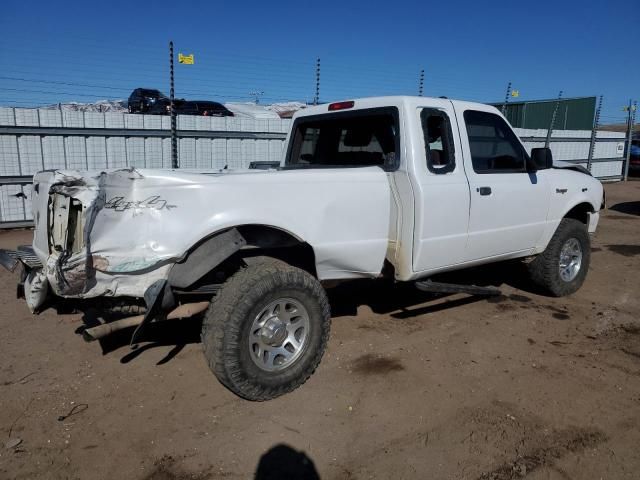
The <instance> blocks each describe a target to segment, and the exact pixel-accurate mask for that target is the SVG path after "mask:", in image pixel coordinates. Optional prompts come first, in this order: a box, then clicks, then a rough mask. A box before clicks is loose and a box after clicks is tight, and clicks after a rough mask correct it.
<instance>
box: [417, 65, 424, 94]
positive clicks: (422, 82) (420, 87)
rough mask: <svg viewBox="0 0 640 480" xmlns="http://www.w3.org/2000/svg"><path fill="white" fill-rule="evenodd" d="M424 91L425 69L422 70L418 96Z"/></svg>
mask: <svg viewBox="0 0 640 480" xmlns="http://www.w3.org/2000/svg"><path fill="white" fill-rule="evenodd" d="M423 93H424V69H422V70H420V82H419V83H418V96H419V97H421V96H422V94H423Z"/></svg>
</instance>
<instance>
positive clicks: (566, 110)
mask: <svg viewBox="0 0 640 480" xmlns="http://www.w3.org/2000/svg"><path fill="white" fill-rule="evenodd" d="M557 102H558V100H557V99H552V100H532V101H524V102H511V101H509V103H507V110H506V112H505V116H506V117H507V120H509V123H511V125H513V126H514V127H516V128H545V129H546V128H549V125H550V124H551V118H552V116H553V110H554V109H555V108H556V103H557ZM491 105H493V106H494V107H497V108H498V109H499V110H501V109H502V106H503V105H504V104H503V103H492V104H491ZM595 112H596V97H575V98H563V99H562V100H560V105H559V106H558V113H557V114H556V121H555V123H554V126H553V129H554V130H591V129H592V128H593V119H594V116H595Z"/></svg>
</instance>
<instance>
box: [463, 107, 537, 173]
mask: <svg viewBox="0 0 640 480" xmlns="http://www.w3.org/2000/svg"><path fill="white" fill-rule="evenodd" d="M464 121H465V124H466V126H467V135H468V136H469V147H470V149H471V161H472V164H473V170H474V171H475V172H476V173H512V172H524V171H526V168H525V166H526V158H527V154H526V152H525V150H524V148H523V147H522V144H521V143H520V142H519V140H518V138H517V137H516V135H515V133H513V130H511V128H509V125H507V123H506V122H505V121H504V120H503V119H502V118H501V117H499V116H498V115H495V114H493V113H488V112H479V111H476V110H467V111H466V112H464Z"/></svg>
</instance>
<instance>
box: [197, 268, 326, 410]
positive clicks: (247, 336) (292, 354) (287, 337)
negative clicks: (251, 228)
mask: <svg viewBox="0 0 640 480" xmlns="http://www.w3.org/2000/svg"><path fill="white" fill-rule="evenodd" d="M329 326H330V312H329V302H328V300H327V296H326V294H325V292H324V289H323V288H322V286H321V285H320V282H318V280H316V279H315V278H314V277H312V276H311V275H310V274H309V273H307V272H305V271H304V270H301V269H299V268H296V267H292V266H290V265H288V264H286V263H283V262H280V261H277V260H273V259H261V260H258V261H253V262H251V263H250V264H249V265H248V266H246V267H245V268H242V269H240V270H239V271H238V272H237V273H235V274H234V275H233V276H232V277H231V278H230V279H228V280H227V282H226V283H225V284H224V286H223V287H222V289H221V290H220V291H219V292H218V294H217V295H216V296H215V297H214V298H213V300H212V302H211V306H210V307H209V310H208V311H207V314H206V317H205V319H204V322H203V326H202V344H203V348H204V354H205V357H206V358H207V361H208V363H209V367H210V368H211V370H212V371H213V373H214V374H215V375H216V377H217V378H218V380H220V382H221V383H222V384H223V385H225V386H226V387H227V388H228V389H229V390H231V391H232V392H234V393H235V394H237V395H239V396H240V397H243V398H245V399H247V400H257V401H262V400H269V399H272V398H275V397H278V396H280V395H282V394H284V393H287V392H290V391H292V390H294V389H296V388H297V387H299V386H300V385H302V384H303V383H304V382H305V381H306V380H307V379H308V378H309V377H310V376H311V374H312V373H313V372H314V371H315V369H316V367H317V366H318V364H319V363H320V359H321V358H322V355H323V353H324V350H325V347H326V344H327V341H328V338H329Z"/></svg>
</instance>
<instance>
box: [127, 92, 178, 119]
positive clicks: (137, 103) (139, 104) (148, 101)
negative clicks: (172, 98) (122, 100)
mask: <svg viewBox="0 0 640 480" xmlns="http://www.w3.org/2000/svg"><path fill="white" fill-rule="evenodd" d="M165 100H166V101H167V102H169V99H168V98H167V96H166V95H165V94H164V93H162V92H161V91H160V90H154V89H151V88H136V89H135V90H134V91H133V92H131V95H129V102H128V106H129V113H148V112H149V109H150V108H151V107H153V106H154V105H156V103H158V102H160V103H162V102H163V101H165Z"/></svg>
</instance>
